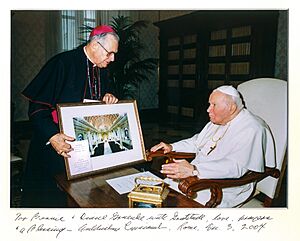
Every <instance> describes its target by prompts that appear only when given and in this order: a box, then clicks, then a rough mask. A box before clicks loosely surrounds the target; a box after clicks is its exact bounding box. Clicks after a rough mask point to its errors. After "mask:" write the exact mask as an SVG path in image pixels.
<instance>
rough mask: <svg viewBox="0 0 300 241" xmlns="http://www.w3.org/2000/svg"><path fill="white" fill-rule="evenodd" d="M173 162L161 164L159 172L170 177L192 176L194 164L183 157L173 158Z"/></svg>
mask: <svg viewBox="0 0 300 241" xmlns="http://www.w3.org/2000/svg"><path fill="white" fill-rule="evenodd" d="M173 161H174V162H173V163H170V164H164V165H162V166H161V171H160V172H161V173H163V174H165V175H167V177H169V178H172V179H181V178H186V177H190V176H193V170H194V166H193V165H192V164H190V163H189V162H188V161H187V160H185V159H177V160H175V159H174V160H173Z"/></svg>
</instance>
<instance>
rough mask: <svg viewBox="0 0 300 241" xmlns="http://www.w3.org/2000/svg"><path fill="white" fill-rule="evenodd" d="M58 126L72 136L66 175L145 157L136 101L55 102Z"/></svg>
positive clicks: (123, 164)
mask: <svg viewBox="0 0 300 241" xmlns="http://www.w3.org/2000/svg"><path fill="white" fill-rule="evenodd" d="M57 107H58V108H57V110H58V117H59V127H60V130H61V132H62V133H64V134H66V135H68V136H72V137H74V138H75V141H73V142H69V143H70V144H71V145H72V147H73V149H74V150H73V151H71V152H70V153H69V154H70V156H71V157H70V158H65V164H66V172H67V177H68V179H69V180H70V179H74V178H77V177H81V176H86V175H89V174H92V173H96V172H101V171H105V170H109V169H112V168H116V167H120V166H125V165H132V164H136V163H139V162H143V161H145V160H146V154H145V147H144V141H143V136H142V131H141V126H140V121H139V115H138V110H137V105H136V101H120V102H118V103H117V104H102V103H99V102H90V103H67V104H58V105H57Z"/></svg>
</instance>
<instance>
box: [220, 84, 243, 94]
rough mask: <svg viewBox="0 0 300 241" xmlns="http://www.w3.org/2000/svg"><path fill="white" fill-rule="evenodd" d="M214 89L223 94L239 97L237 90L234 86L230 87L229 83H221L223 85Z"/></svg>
mask: <svg viewBox="0 0 300 241" xmlns="http://www.w3.org/2000/svg"><path fill="white" fill-rule="evenodd" d="M216 90H218V91H220V92H222V93H224V94H227V95H231V96H234V97H240V94H239V92H238V91H237V90H236V88H234V87H232V86H231V85H223V86H220V87H218V88H216V89H215V91H216Z"/></svg>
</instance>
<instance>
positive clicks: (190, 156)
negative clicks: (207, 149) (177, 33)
mask: <svg viewBox="0 0 300 241" xmlns="http://www.w3.org/2000/svg"><path fill="white" fill-rule="evenodd" d="M146 156H147V161H151V160H152V158H153V157H166V159H167V161H169V162H172V161H173V159H177V158H178V159H181V158H184V159H194V158H195V156H196V154H195V153H190V152H176V151H171V152H169V153H164V152H163V151H162V150H158V151H156V152H151V151H148V150H147V151H146Z"/></svg>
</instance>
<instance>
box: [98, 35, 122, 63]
mask: <svg viewBox="0 0 300 241" xmlns="http://www.w3.org/2000/svg"><path fill="white" fill-rule="evenodd" d="M97 45H98V48H97V50H96V52H95V54H94V63H95V64H96V65H97V66H98V67H99V68H105V67H107V65H108V64H109V63H110V62H113V61H115V53H117V52H118V46H119V44H118V41H117V40H116V39H115V38H114V37H113V36H112V35H110V34H109V35H107V36H106V38H105V40H104V41H102V43H101V42H100V41H99V40H98V42H97Z"/></svg>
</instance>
